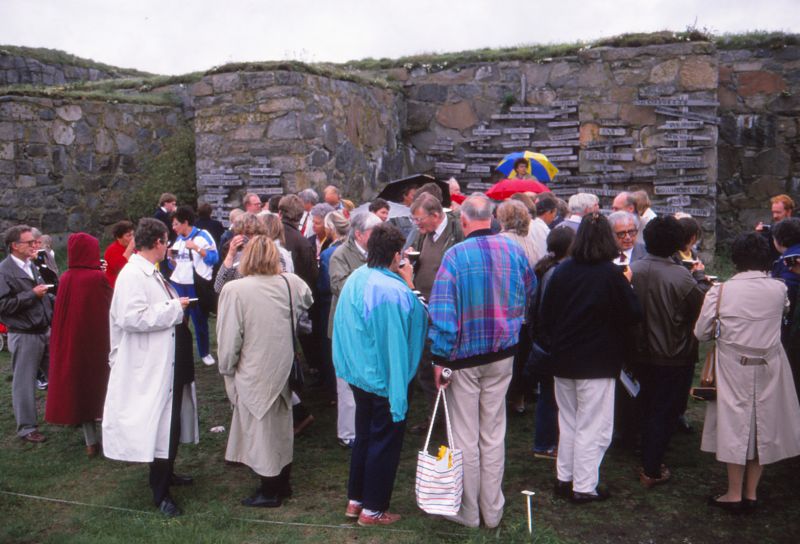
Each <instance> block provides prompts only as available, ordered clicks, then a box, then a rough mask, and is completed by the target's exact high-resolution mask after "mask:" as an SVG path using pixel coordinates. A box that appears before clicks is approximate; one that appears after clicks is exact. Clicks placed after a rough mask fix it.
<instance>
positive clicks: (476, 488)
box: [447, 357, 514, 528]
mask: <svg viewBox="0 0 800 544" xmlns="http://www.w3.org/2000/svg"><path fill="white" fill-rule="evenodd" d="M513 361H514V358H513V357H508V358H506V359H501V360H499V361H495V362H494V363H489V364H486V365H481V366H476V367H473V368H466V369H463V370H456V371H455V372H453V376H452V378H451V383H450V386H449V387H448V389H447V393H448V395H447V401H448V406H449V408H450V420H451V422H452V426H453V440H454V441H455V444H454V447H455V448H459V449H461V450H462V451H463V456H464V494H463V495H462V497H461V510H459V512H458V515H457V516H452V517H451V516H448V519H450V520H452V521H455V522H457V523H460V524H462V525H466V526H467V527H477V526H478V525H480V520H481V517H483V522H484V523H485V524H486V526H487V527H490V528H491V527H496V526H497V525H498V524H499V523H500V520H501V519H502V517H503V505H504V504H505V498H504V497H503V490H502V484H503V471H504V470H505V461H506V452H505V436H506V391H507V390H508V384H509V383H510V382H511V369H512V364H513Z"/></svg>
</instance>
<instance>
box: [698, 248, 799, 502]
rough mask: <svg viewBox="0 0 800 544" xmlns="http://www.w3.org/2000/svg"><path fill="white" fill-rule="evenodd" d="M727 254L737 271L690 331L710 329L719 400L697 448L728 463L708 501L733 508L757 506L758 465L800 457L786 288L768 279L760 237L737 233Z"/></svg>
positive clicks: (711, 406) (710, 296)
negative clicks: (722, 482) (724, 485)
mask: <svg viewBox="0 0 800 544" xmlns="http://www.w3.org/2000/svg"><path fill="white" fill-rule="evenodd" d="M731 258H732V260H733V264H734V266H735V267H736V270H737V272H738V273H737V274H736V275H734V276H733V277H732V278H731V279H730V280H728V281H727V282H725V283H724V287H723V285H715V286H713V287H712V288H711V289H710V290H709V291H708V293H707V294H706V298H705V302H704V303H703V308H702V310H701V312H700V317H699V318H698V320H697V324H696V325H695V329H694V333H695V335H696V336H697V338H698V339H699V340H710V339H711V338H712V337H713V335H714V333H715V330H716V320H715V315H716V308H717V301H718V300H719V298H720V292H721V293H722V295H721V302H720V307H719V320H720V322H719V338H718V339H717V364H716V385H717V400H716V401H715V402H709V403H708V405H707V407H706V420H705V425H704V427H703V440H702V444H701V449H702V450H703V451H708V452H715V453H716V457H717V460H719V461H721V462H723V463H726V464H727V467H728V490H727V492H726V493H724V494H721V495H715V496H712V497H709V504H710V505H713V506H718V507H721V508H723V509H726V510H729V511H733V512H739V511H742V510H752V509H753V508H755V507H756V506H757V488H758V482H759V479H760V478H761V473H762V470H763V465H766V464H769V463H774V462H776V461H780V460H781V459H786V458H788V457H793V456H795V455H798V454H800V406H798V401H797V394H796V392H795V390H794V384H793V381H792V373H791V369H790V368H789V361H788V359H787V358H786V353H785V352H784V350H783V346H782V345H781V340H780V335H781V319H782V317H783V313H784V311H785V310H786V309H787V308H788V299H787V298H786V286H785V285H784V284H783V282H781V281H780V280H777V279H773V278H770V277H769V276H768V275H767V273H766V272H764V270H766V269H767V268H768V267H769V264H770V263H769V252H768V246H767V242H766V240H764V238H763V237H762V236H760V235H759V234H756V233H750V234H744V235H741V236H739V237H738V238H737V239H736V240H735V241H734V243H733V247H732V254H731Z"/></svg>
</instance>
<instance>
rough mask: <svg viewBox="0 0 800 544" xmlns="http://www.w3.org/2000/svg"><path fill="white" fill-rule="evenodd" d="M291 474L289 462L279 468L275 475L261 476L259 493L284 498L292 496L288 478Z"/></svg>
mask: <svg viewBox="0 0 800 544" xmlns="http://www.w3.org/2000/svg"><path fill="white" fill-rule="evenodd" d="M291 475H292V464H291V463H289V464H288V465H286V466H285V467H283V468H282V469H281V472H280V474H278V475H277V476H261V493H262V494H263V495H264V496H266V497H279V498H281V499H285V498H287V497H291V496H292V484H291V483H290V481H289V479H290V478H291Z"/></svg>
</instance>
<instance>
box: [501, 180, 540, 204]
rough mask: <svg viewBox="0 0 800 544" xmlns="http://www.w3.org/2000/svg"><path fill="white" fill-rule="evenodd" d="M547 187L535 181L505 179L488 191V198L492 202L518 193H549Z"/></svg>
mask: <svg viewBox="0 0 800 544" xmlns="http://www.w3.org/2000/svg"><path fill="white" fill-rule="evenodd" d="M549 192H550V189H548V187H547V185H545V184H544V183H540V182H538V181H536V180H535V179H504V180H501V181H498V182H497V183H495V184H494V185H492V188H491V189H489V190H488V191H486V196H488V197H489V198H491V199H492V200H505V199H507V198H508V197H510V196H511V195H515V194H517V193H549Z"/></svg>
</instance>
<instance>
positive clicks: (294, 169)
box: [191, 71, 404, 219]
mask: <svg viewBox="0 0 800 544" xmlns="http://www.w3.org/2000/svg"><path fill="white" fill-rule="evenodd" d="M191 92H192V94H193V95H194V108H195V137H196V150H197V179H198V193H199V194H200V199H201V200H205V201H207V202H209V203H212V204H215V205H216V206H217V209H216V210H215V213H216V214H217V216H218V217H220V218H221V219H226V218H227V210H229V209H230V208H231V207H234V206H238V205H240V201H241V197H242V196H243V195H244V193H245V192H247V191H254V192H256V193H259V194H282V193H285V192H294V191H298V190H300V189H304V188H306V187H313V188H315V189H317V190H320V189H322V188H323V187H324V186H325V185H328V184H331V183H332V184H336V185H338V186H340V187H343V188H345V194H346V196H348V197H350V198H353V199H355V200H357V201H361V200H365V199H368V198H370V197H372V196H374V195H375V193H376V191H377V189H378V184H379V183H381V182H385V181H389V180H390V179H393V178H397V177H399V176H401V175H402V174H403V167H404V155H403V147H402V145H401V142H400V137H401V133H402V130H401V129H402V124H401V119H402V118H403V117H404V115H403V107H404V100H403V98H402V96H400V95H398V94H396V93H395V92H393V91H391V90H386V89H383V88H380V87H377V86H371V85H364V84H357V83H353V82H349V81H341V80H336V79H330V78H327V77H322V76H316V75H310V74H306V73H300V72H290V71H273V72H241V73H223V74H215V75H211V76H206V77H204V78H203V80H202V81H200V82H198V83H196V84H195V85H194V86H193V87H192V89H191Z"/></svg>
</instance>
